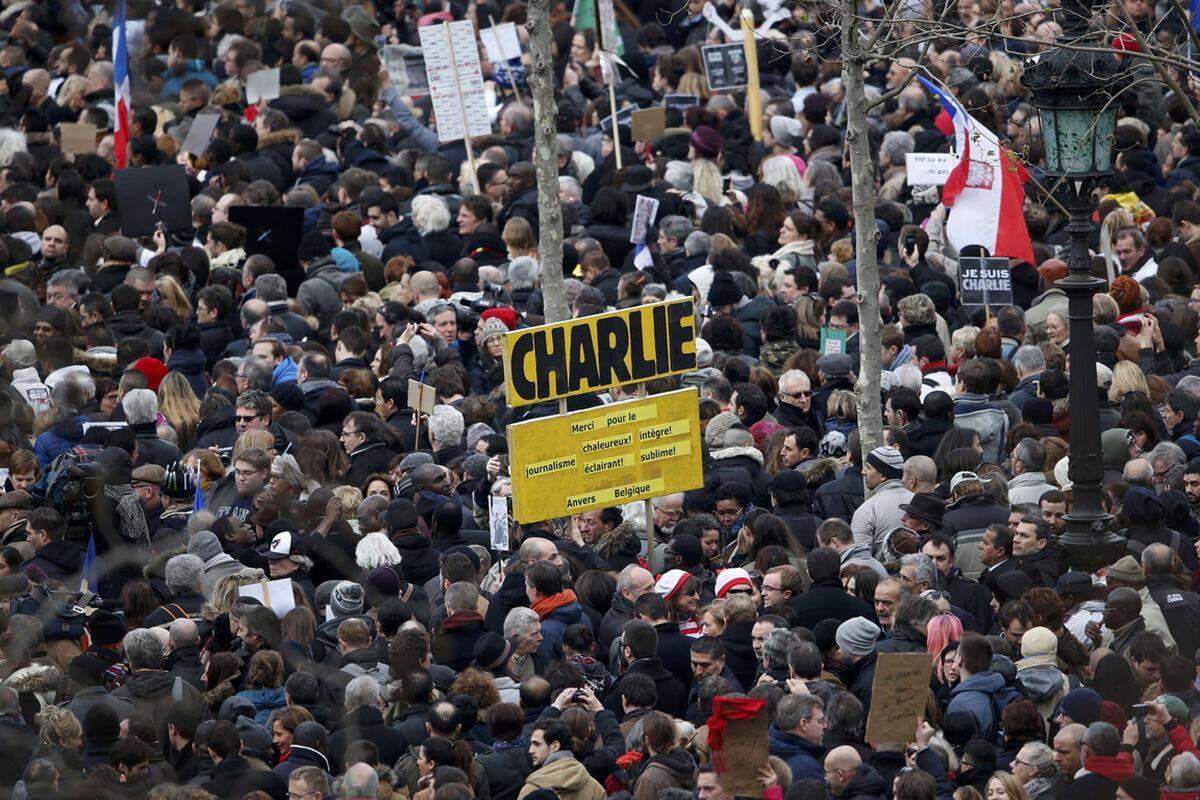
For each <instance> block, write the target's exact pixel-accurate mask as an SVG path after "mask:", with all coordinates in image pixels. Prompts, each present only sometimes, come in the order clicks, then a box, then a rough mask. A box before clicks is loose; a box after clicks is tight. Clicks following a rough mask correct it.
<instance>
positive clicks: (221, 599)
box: [200, 567, 265, 622]
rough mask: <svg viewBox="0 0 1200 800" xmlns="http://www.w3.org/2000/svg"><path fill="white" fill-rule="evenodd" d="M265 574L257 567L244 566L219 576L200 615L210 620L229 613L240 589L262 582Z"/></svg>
mask: <svg viewBox="0 0 1200 800" xmlns="http://www.w3.org/2000/svg"><path fill="white" fill-rule="evenodd" d="M264 577H265V575H264V574H263V571H262V570H261V569H258V568H256V567H244V568H242V569H239V570H238V571H237V572H232V573H230V574H228V575H226V576H224V577H223V578H219V579H218V580H217V582H216V584H215V585H214V586H213V591H212V597H210V598H208V602H207V603H205V604H204V607H203V608H202V609H201V610H200V615H201V616H203V617H204V618H205V619H206V620H208V621H209V622H212V621H214V620H216V618H217V617H219V616H221V615H222V614H228V613H229V610H230V609H231V608H233V604H234V603H236V602H237V599H238V589H240V588H242V587H243V586H249V585H250V584H252V583H258V582H260V581H261V580H262V579H263V578H264Z"/></svg>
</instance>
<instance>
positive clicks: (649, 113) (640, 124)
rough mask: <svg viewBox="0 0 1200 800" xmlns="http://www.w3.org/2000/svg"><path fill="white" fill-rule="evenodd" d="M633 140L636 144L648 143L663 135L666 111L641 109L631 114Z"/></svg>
mask: <svg viewBox="0 0 1200 800" xmlns="http://www.w3.org/2000/svg"><path fill="white" fill-rule="evenodd" d="M632 123H633V139H634V141H636V142H648V141H650V140H651V139H655V138H657V137H659V136H662V135H663V131H665V130H666V129H667V109H665V108H663V107H662V106H659V107H658V108H643V109H639V110H638V111H634V112H633V119H632Z"/></svg>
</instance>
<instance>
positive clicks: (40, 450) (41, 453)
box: [33, 414, 87, 470]
mask: <svg viewBox="0 0 1200 800" xmlns="http://www.w3.org/2000/svg"><path fill="white" fill-rule="evenodd" d="M86 419H87V417H85V416H83V415H82V414H80V415H79V416H76V417H72V418H71V419H64V420H59V421H58V422H56V423H54V424H53V425H51V426H50V430H48V431H46V432H45V433H43V434H42V435H41V436H39V437H37V441H35V442H34V444H33V454H34V455H35V456H37V460H38V466H39V467H41V468H42V469H43V470H44V469H46V467H48V466H50V462H52V461H54V459H56V458H58V457H59V456H60V455H62V454H63V453H65V452H67V451H68V450H70V449H71V448H72V447H74V446H75V445H77V444H79V443H80V442H82V441H83V423H84V421H85V420H86Z"/></svg>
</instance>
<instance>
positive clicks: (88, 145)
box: [58, 122, 96, 155]
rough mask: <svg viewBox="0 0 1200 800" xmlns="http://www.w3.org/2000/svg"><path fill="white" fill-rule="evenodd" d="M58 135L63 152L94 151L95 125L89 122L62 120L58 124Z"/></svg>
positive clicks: (81, 152)
mask: <svg viewBox="0 0 1200 800" xmlns="http://www.w3.org/2000/svg"><path fill="white" fill-rule="evenodd" d="M58 135H59V138H60V139H61V141H62V151H63V153H64V154H66V153H76V154H78V155H86V154H88V153H94V152H96V126H95V125H92V124H91V123H89V122H64V123H62V124H61V125H59V126H58Z"/></svg>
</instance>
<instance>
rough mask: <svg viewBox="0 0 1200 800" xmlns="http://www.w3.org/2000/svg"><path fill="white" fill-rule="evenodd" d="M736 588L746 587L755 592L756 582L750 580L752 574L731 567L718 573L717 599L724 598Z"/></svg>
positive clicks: (739, 568)
mask: <svg viewBox="0 0 1200 800" xmlns="http://www.w3.org/2000/svg"><path fill="white" fill-rule="evenodd" d="M735 586H745V587H747V588H749V589H750V590H751V591H753V590H754V582H753V581H751V580H750V573H749V572H746V570H744V569H742V568H741V567H730V568H729V569H723V570H721V571H720V572H718V573H717V597H724V596H725V593H726V592H728V591H729V590H730V589H732V588H733V587H735Z"/></svg>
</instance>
